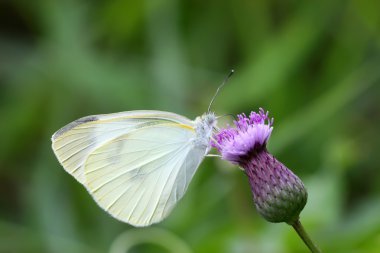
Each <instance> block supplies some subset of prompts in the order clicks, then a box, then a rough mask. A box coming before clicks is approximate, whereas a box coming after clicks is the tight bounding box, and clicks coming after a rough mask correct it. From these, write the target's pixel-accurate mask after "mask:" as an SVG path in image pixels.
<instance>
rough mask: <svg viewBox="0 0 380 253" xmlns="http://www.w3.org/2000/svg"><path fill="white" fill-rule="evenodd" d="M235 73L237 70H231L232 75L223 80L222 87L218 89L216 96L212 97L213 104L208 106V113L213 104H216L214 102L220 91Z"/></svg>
mask: <svg viewBox="0 0 380 253" xmlns="http://www.w3.org/2000/svg"><path fill="white" fill-rule="evenodd" d="M234 73H235V70H233V69H231V71H230V73H229V74H228V75H227V76H226V78H224V80H223V83H222V84H221V85H219V87H218V89H217V90H216V92H215V94H214V96H213V97H212V99H211V102H210V104H209V106H208V109H207V112H210V109H211V106H212V104H213V103H214V100H215V98H216V96H217V95H218V93H219V90H220V89H221V88H222V87H223V86H224V85H225V84H226V83H227V81H228V80H229V79H230V77H231V76H232V75H233V74H234Z"/></svg>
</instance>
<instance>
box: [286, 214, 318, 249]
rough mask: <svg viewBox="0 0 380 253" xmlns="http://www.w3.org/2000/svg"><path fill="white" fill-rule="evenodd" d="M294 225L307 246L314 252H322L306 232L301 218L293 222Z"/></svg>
mask: <svg viewBox="0 0 380 253" xmlns="http://www.w3.org/2000/svg"><path fill="white" fill-rule="evenodd" d="M290 225H292V226H293V228H294V230H295V231H296V232H297V234H298V235H299V237H301V239H302V241H303V242H304V243H305V244H306V246H307V247H308V248H309V249H310V251H311V252H312V253H322V251H321V250H320V249H319V248H318V247H317V245H315V243H313V241H312V240H311V239H310V237H309V235H308V234H307V233H306V231H305V229H304V228H303V226H302V224H301V222H300V220H297V221H296V222H294V223H293V224H290Z"/></svg>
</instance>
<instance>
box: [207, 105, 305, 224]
mask: <svg viewBox="0 0 380 253" xmlns="http://www.w3.org/2000/svg"><path fill="white" fill-rule="evenodd" d="M234 125H235V126H234V127H230V126H228V127H227V128H225V129H221V130H220V131H219V132H218V133H216V134H215V135H214V142H213V143H212V146H213V147H215V148H217V149H218V151H219V152H220V153H221V155H222V158H223V159H225V160H228V161H230V162H231V163H233V164H237V165H239V166H240V167H242V168H243V169H244V171H245V173H246V175H247V176H248V179H249V183H250V185H251V190H252V194H253V200H254V202H255V206H256V209H257V210H258V212H259V213H260V214H261V215H262V216H263V217H264V218H265V219H267V220H268V221H270V222H287V223H289V224H293V223H294V222H296V221H297V220H298V216H299V214H300V212H301V211H302V209H303V208H304V206H305V204H306V201H307V192H306V189H305V187H304V185H303V183H302V181H301V180H300V179H299V178H298V177H297V176H296V175H295V174H294V173H293V172H292V171H291V170H289V169H288V168H287V167H286V166H285V165H283V164H282V163H281V162H279V161H278V160H277V159H276V158H275V157H274V156H273V155H271V154H270V153H269V152H268V151H267V148H266V144H267V141H268V139H269V137H270V135H271V133H272V130H273V127H272V125H273V119H269V118H268V112H265V111H264V110H263V109H261V108H260V110H259V112H258V113H256V112H251V114H250V115H249V117H247V116H246V115H245V114H240V115H238V119H237V120H236V121H234Z"/></svg>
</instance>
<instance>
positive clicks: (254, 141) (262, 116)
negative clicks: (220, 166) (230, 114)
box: [212, 108, 273, 164]
mask: <svg viewBox="0 0 380 253" xmlns="http://www.w3.org/2000/svg"><path fill="white" fill-rule="evenodd" d="M268 114H269V113H268V112H265V111H264V110H263V109H262V108H260V110H259V112H258V113H256V112H251V114H250V115H249V116H248V117H247V116H246V115H245V114H244V113H243V114H239V115H238V116H237V120H236V121H234V124H235V127H227V128H225V129H222V130H221V131H220V132H219V133H217V134H216V135H215V136H214V138H215V141H213V142H212V146H213V147H215V148H217V149H218V151H219V152H220V153H221V154H222V158H223V159H225V160H228V161H230V162H232V163H235V164H238V163H239V161H241V160H242V159H244V157H247V156H249V155H250V154H251V153H253V152H255V151H256V150H260V149H262V148H265V146H266V143H267V141H268V139H269V137H270V135H271V133H272V129H273V127H272V125H273V118H272V119H269V117H268Z"/></svg>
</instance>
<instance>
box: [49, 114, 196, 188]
mask: <svg viewBox="0 0 380 253" xmlns="http://www.w3.org/2000/svg"><path fill="white" fill-rule="evenodd" d="M168 122H172V123H180V124H185V125H188V126H193V122H192V121H190V120H189V119H187V118H185V117H183V116H180V115H178V114H174V113H170V112H162V111H129V112H121V113H113V114H103V115H94V116H87V117H84V118H81V119H78V120H76V121H74V122H72V123H70V124H68V125H66V126H65V127H63V128H61V129H60V130H58V131H57V132H56V133H55V134H54V135H53V137H52V148H53V150H54V153H55V155H56V156H57V158H58V161H59V162H60V163H61V165H62V166H63V167H64V169H65V170H66V171H67V172H68V173H70V174H71V175H72V176H73V177H74V178H75V179H77V180H78V181H79V182H80V183H82V184H83V182H84V171H83V164H84V162H85V160H86V159H87V157H88V155H89V154H90V153H91V152H92V151H93V150H95V149H97V148H99V147H100V146H102V145H103V144H104V143H106V142H108V141H110V140H113V139H115V138H117V137H119V136H121V135H124V134H127V133H128V132H130V131H133V130H135V129H137V128H140V127H143V126H144V125H146V124H151V125H154V124H161V123H168Z"/></svg>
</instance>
